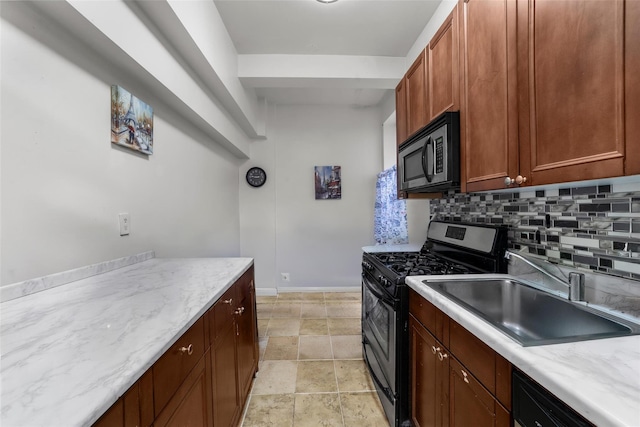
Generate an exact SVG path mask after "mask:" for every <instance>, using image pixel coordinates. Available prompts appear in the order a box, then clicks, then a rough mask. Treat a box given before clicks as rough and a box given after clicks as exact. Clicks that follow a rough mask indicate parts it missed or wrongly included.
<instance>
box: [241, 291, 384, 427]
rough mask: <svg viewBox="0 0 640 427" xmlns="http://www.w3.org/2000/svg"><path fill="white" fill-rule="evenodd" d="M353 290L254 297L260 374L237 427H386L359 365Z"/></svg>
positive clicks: (357, 306)
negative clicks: (255, 300)
mask: <svg viewBox="0 0 640 427" xmlns="http://www.w3.org/2000/svg"><path fill="white" fill-rule="evenodd" d="M360 304H361V301H360V294H359V293H349V292H332V293H326V292H325V293H323V292H315V293H281V294H279V295H278V296H277V297H275V296H274V297H260V296H259V297H257V307H258V334H259V336H260V364H259V372H258V375H257V376H256V379H255V381H254V384H253V389H252V391H251V395H250V396H249V401H248V403H247V406H246V408H245V413H244V416H243V420H242V426H243V427H258V426H277V427H287V426H291V427H304V426H312V427H318V426H323V427H328V426H344V427H349V426H365V425H366V426H372V427H377V426H380V427H388V426H389V424H388V422H387V419H386V417H385V415H384V412H383V409H382V406H381V405H380V401H379V400H378V395H377V394H376V392H375V387H374V385H373V382H372V380H371V377H370V376H369V373H368V371H367V368H366V366H365V364H364V361H363V360H362V344H361V335H360V313H361V305H360Z"/></svg>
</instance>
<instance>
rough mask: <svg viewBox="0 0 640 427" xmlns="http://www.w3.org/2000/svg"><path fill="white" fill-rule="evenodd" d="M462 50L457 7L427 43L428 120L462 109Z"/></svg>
mask: <svg viewBox="0 0 640 427" xmlns="http://www.w3.org/2000/svg"><path fill="white" fill-rule="evenodd" d="M458 51H459V49H458V9H457V6H456V7H454V8H453V11H452V12H451V14H450V15H449V16H448V17H447V19H446V20H445V21H444V23H443V24H442V26H441V27H440V29H439V30H438V32H437V33H436V34H435V36H433V38H432V39H431V42H429V46H427V52H428V54H429V55H428V61H427V64H428V71H427V81H428V87H427V90H428V94H429V97H428V107H429V117H428V120H427V122H430V121H431V120H433V119H435V118H436V117H438V116H439V115H440V114H442V113H444V112H445V111H457V110H459V109H460V106H459V103H460V101H459V99H460V88H459V87H460V73H459V67H458V64H459V53H458Z"/></svg>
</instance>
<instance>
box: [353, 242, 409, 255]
mask: <svg viewBox="0 0 640 427" xmlns="http://www.w3.org/2000/svg"><path fill="white" fill-rule="evenodd" d="M420 249H422V245H416V244H411V243H407V244H405V245H375V246H363V247H362V250H363V251H364V252H367V253H370V254H373V253H379V252H420Z"/></svg>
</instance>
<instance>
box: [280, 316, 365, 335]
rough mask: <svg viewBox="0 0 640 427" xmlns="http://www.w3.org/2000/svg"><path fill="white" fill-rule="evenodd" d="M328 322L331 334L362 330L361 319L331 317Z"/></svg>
mask: <svg viewBox="0 0 640 427" xmlns="http://www.w3.org/2000/svg"><path fill="white" fill-rule="evenodd" d="M271 321H273V319H272V320H271ZM327 323H328V325H329V334H330V335H359V334H360V333H361V331H362V328H361V325H360V323H361V320H360V319H346V318H344V319H343V318H330V319H327ZM269 327H271V323H269Z"/></svg>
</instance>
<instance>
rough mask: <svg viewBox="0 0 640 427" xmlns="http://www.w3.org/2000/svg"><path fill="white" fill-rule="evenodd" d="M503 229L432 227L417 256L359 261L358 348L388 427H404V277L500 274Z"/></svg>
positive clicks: (406, 297)
mask: <svg viewBox="0 0 640 427" xmlns="http://www.w3.org/2000/svg"><path fill="white" fill-rule="evenodd" d="M506 249H507V230H506V228H505V227H499V226H491V225H483V224H467V223H460V222H443V221H432V222H431V223H430V224H429V231H428V232H427V240H426V242H425V243H424V245H423V246H422V249H421V250H420V251H419V252H377V253H376V252H373V253H366V252H365V253H364V254H363V257H362V348H363V355H364V359H365V362H366V363H367V366H368V368H369V372H370V373H371V376H372V378H373V380H374V383H375V385H376V389H377V391H378V395H379V397H380V401H381V402H382V406H383V408H384V411H385V413H386V415H387V418H388V419H389V424H390V425H391V426H393V427H399V426H409V425H410V421H409V414H410V412H409V410H410V408H409V384H410V381H409V371H408V369H409V332H408V321H409V292H408V287H407V285H406V284H405V283H404V279H405V277H406V276H418V275H443V274H482V273H506V272H507V262H506V259H505V257H504V253H505V251H506Z"/></svg>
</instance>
